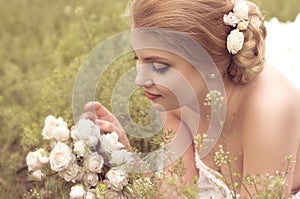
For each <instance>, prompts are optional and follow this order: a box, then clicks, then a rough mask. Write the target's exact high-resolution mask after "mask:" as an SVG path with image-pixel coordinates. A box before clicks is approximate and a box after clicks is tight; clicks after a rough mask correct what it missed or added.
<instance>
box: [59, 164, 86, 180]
mask: <svg viewBox="0 0 300 199" xmlns="http://www.w3.org/2000/svg"><path fill="white" fill-rule="evenodd" d="M58 175H59V176H60V177H62V178H63V179H65V181H67V182H70V181H72V182H73V183H75V182H76V181H77V180H81V179H82V176H83V169H82V167H80V166H78V165H77V164H76V162H74V163H73V164H71V165H70V166H69V167H68V168H66V169H64V170H62V171H59V172H58Z"/></svg>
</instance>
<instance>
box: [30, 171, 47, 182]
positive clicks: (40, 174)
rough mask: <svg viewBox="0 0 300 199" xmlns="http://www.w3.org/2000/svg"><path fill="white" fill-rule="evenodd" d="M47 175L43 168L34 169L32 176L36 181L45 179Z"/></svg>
mask: <svg viewBox="0 0 300 199" xmlns="http://www.w3.org/2000/svg"><path fill="white" fill-rule="evenodd" d="M45 177H46V175H45V174H44V173H43V172H42V171H41V170H36V171H33V172H32V174H31V178H32V179H33V180H36V181H43V180H44V178H45Z"/></svg>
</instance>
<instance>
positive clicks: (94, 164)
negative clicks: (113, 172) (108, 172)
mask: <svg viewBox="0 0 300 199" xmlns="http://www.w3.org/2000/svg"><path fill="white" fill-rule="evenodd" d="M103 164H104V159H103V157H102V156H101V155H99V154H98V153H96V152H94V153H92V154H89V155H88V157H87V158H86V159H85V160H84V162H83V167H84V168H85V170H87V171H90V172H92V173H101V169H102V167H103Z"/></svg>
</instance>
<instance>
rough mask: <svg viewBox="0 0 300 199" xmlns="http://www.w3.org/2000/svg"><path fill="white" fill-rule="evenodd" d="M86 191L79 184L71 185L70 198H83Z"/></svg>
mask: <svg viewBox="0 0 300 199" xmlns="http://www.w3.org/2000/svg"><path fill="white" fill-rule="evenodd" d="M85 193H86V191H85V190H84V187H83V186H82V185H81V184H77V185H74V186H72V187H71V192H70V199H83V198H84V195H85Z"/></svg>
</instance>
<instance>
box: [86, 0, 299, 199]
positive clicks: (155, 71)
mask: <svg viewBox="0 0 300 199" xmlns="http://www.w3.org/2000/svg"><path fill="white" fill-rule="evenodd" d="M131 18H132V31H133V34H132V35H133V36H132V48H133V51H134V52H135V56H136V60H137V76H136V84H137V85H139V86H141V87H143V89H144V91H145V95H146V96H147V97H148V98H149V99H150V100H151V103H152V105H153V107H154V108H156V109H158V110H160V111H161V118H162V120H163V123H164V128H165V129H171V130H174V131H175V132H176V134H175V135H174V139H175V137H176V141H174V143H173V146H170V147H169V148H170V150H174V151H175V152H176V153H177V154H179V155H180V156H181V157H182V158H183V162H184V164H185V166H186V168H187V172H186V174H185V175H184V177H183V183H188V182H189V181H190V180H191V179H192V177H193V176H196V175H197V176H199V182H198V184H199V198H232V191H234V192H236V193H237V195H236V197H240V198H243V197H249V194H250V195H255V194H256V190H255V188H254V187H251V186H250V187H249V188H246V187H245V186H241V184H242V180H243V179H245V178H246V176H249V175H257V176H264V175H266V174H270V175H275V173H278V172H280V173H281V172H285V171H287V172H286V173H285V174H286V175H285V178H284V179H285V182H284V185H285V189H284V190H285V192H284V194H285V196H286V198H287V197H288V196H290V195H291V197H293V198H299V199H300V192H299V193H298V194H297V192H298V191H299V190H300V123H299V122H298V121H299V119H300V108H299V107H300V104H299V103H300V100H299V99H300V95H299V94H300V93H299V91H298V90H297V89H296V88H294V87H293V86H292V85H291V84H290V82H289V81H288V80H286V79H285V78H284V77H283V76H282V75H281V74H280V73H279V72H277V71H276V70H275V69H274V68H273V67H271V66H268V65H266V64H265V37H266V29H265V26H264V23H263V18H262V15H261V13H260V11H259V9H258V7H257V6H256V5H255V4H253V3H251V2H248V1H244V0H233V1H230V0H184V1H182V0H135V1H134V2H133V4H132V10H131ZM140 30H142V31H140ZM145 30H146V31H145ZM185 37H186V38H185ZM187 38H188V39H187ZM193 42H194V43H193ZM274 42H276V41H274ZM195 43H197V44H195ZM197 45H198V46H197ZM216 102H217V105H218V103H220V104H221V105H220V106H215V107H216V109H215V108H214V105H216ZM85 110H86V111H87V113H86V114H85V116H86V117H89V115H90V113H91V112H94V113H95V118H94V119H95V123H96V124H98V125H99V126H100V128H101V130H102V131H104V132H111V131H116V132H117V133H118V134H119V141H120V142H122V143H123V144H125V145H127V146H128V147H130V143H129V140H128V139H127V136H126V134H125V132H124V130H123V129H122V127H121V125H120V124H119V123H118V121H117V119H116V118H115V117H114V116H113V115H112V114H111V113H110V112H109V111H108V110H107V109H106V108H105V107H104V106H102V105H101V104H100V103H99V102H90V103H88V104H87V105H86V106H85ZM216 110H217V111H216ZM216 112H217V113H218V114H216ZM199 136H200V137H202V138H204V140H205V137H206V136H207V138H208V140H210V141H208V142H207V143H205V142H203V143H202V144H200V145H199V146H196V145H195V144H194V142H193V139H196V137H199ZM210 143H211V144H210ZM183 145H184V147H181V148H184V151H182V152H178V146H183ZM220 150H221V152H222V151H223V152H224V150H226V154H228V156H226V158H228V159H229V160H230V161H229V162H230V164H231V165H230V167H228V165H227V166H226V165H225V164H223V163H224V162H226V161H224V159H222V158H221V159H219V162H218V159H217V158H216V154H220V153H219V152H220ZM234 154H235V155H234ZM235 156H237V158H236V157H235ZM286 159H287V160H289V164H287V163H286V161H285V160H286ZM291 160H292V161H291ZM227 163H228V162H227ZM168 167H172V164H170V165H165V168H168ZM287 167H288V168H287ZM166 170H167V169H166ZM232 170H233V171H234V173H238V174H240V175H232ZM220 176H223V177H224V178H221V177H220ZM226 181H230V182H232V183H231V185H230V184H228V183H226ZM233 184H234V186H232V185H233ZM235 185H236V186H235ZM165 191H166V190H165ZM170 197H171V198H175V197H176V196H174V197H173V196H170Z"/></svg>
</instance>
